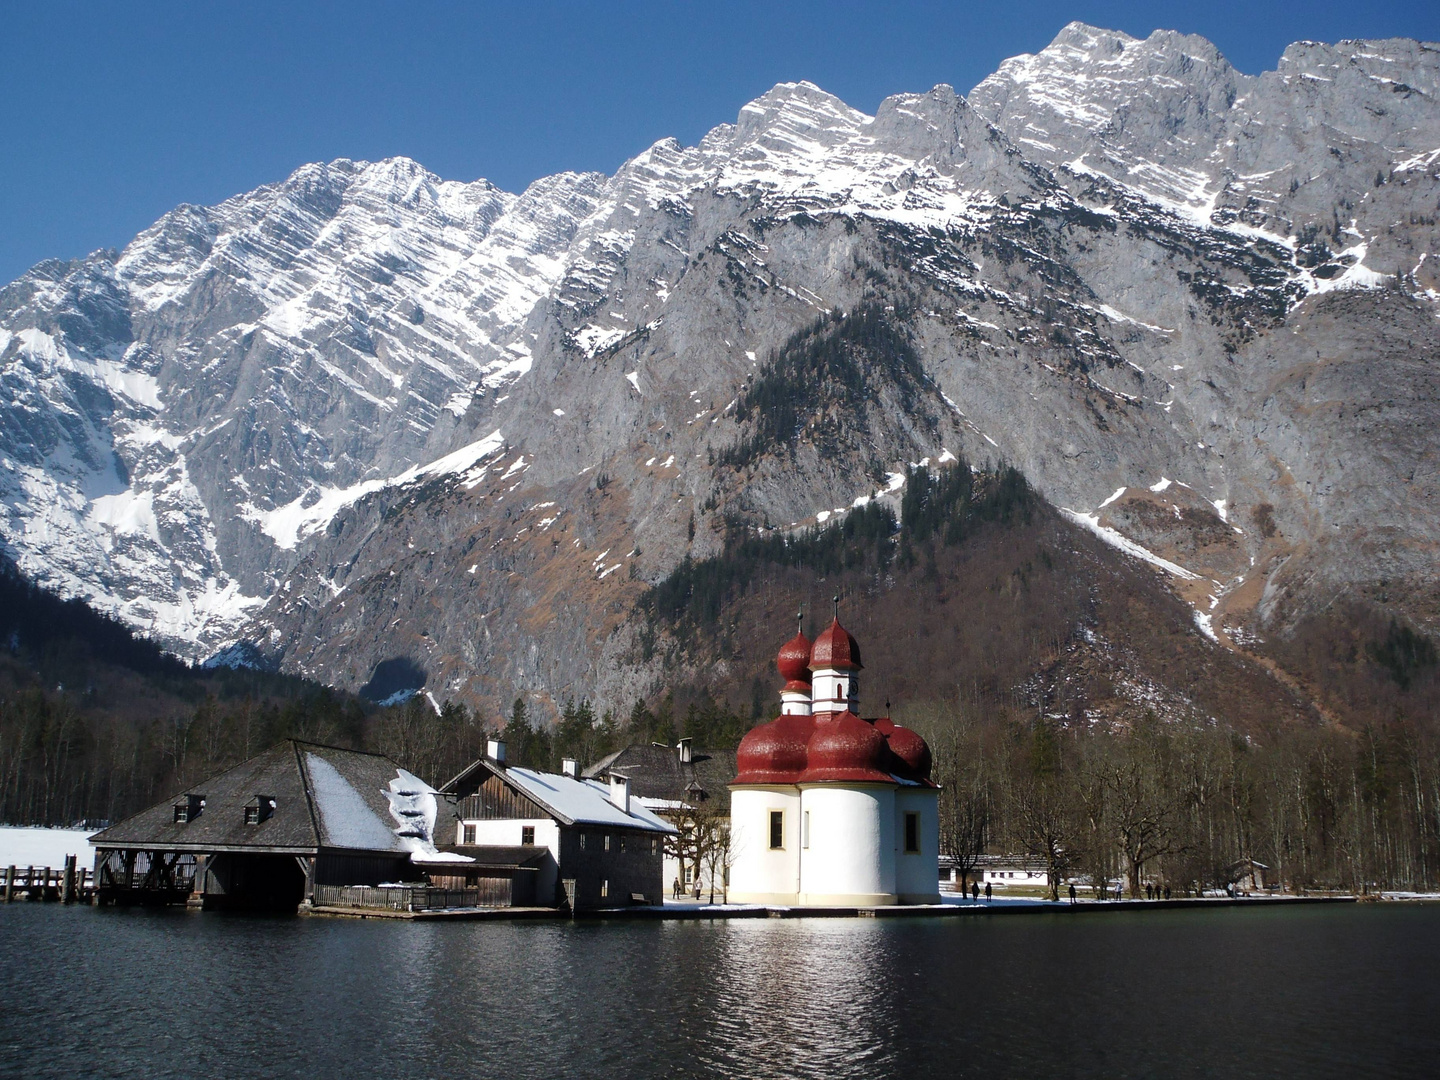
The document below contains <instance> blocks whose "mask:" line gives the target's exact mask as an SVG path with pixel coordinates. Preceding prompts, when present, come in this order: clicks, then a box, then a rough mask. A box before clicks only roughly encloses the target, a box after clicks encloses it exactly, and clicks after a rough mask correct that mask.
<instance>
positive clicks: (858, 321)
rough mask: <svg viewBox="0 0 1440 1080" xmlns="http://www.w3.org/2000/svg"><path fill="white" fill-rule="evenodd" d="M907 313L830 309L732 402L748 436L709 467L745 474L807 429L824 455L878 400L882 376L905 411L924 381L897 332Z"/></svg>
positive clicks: (912, 353) (875, 308)
mask: <svg viewBox="0 0 1440 1080" xmlns="http://www.w3.org/2000/svg"><path fill="white" fill-rule="evenodd" d="M908 315H909V313H908V311H906V310H900V311H893V310H892V311H886V310H885V309H884V308H883V307H882V306H880V305H878V304H873V303H872V304H864V305H862V306H860V307H859V308H857V309H856V310H855V311H853V312H851V313H849V314H846V313H844V312H833V313H831V314H829V315H824V316H821V317H820V318H819V319H818V320H816V321H815V322H814V323H813V324H811V325H810V326H808V327H806V328H805V329H803V330H800V331H798V332H797V333H795V334H794V335H792V336H791V337H790V339H789V340H788V341H786V342H785V344H784V345H782V346H781V347H780V349H779V350H778V351H776V352H775V353H774V354H772V355H771V356H770V357H769V358H768V360H767V361H766V364H765V366H764V368H763V369H762V370H761V372H760V375H759V377H758V378H756V379H755V380H754V382H752V383H751V384H750V385H749V386H747V387H746V388H745V389H743V390H742V391H741V392H740V394H739V395H738V397H737V399H736V403H735V419H736V421H738V422H739V423H741V424H745V423H749V424H750V432H749V434H748V435H746V436H744V437H742V438H741V439H740V440H739V441H738V442H736V443H735V444H734V445H733V446H730V447H728V448H726V449H724V450H722V451H720V452H718V453H715V454H712V457H711V464H712V465H721V466H728V467H731V468H735V469H743V468H745V467H746V466H748V465H750V464H752V463H753V462H754V461H756V460H757V459H759V458H761V457H763V456H764V455H765V454H767V453H770V452H772V451H775V450H780V449H787V448H788V449H789V450H790V451H791V452H793V451H794V448H795V442H796V440H797V439H799V437H800V435H801V434H802V432H804V431H805V429H806V428H807V426H808V427H809V428H810V431H811V437H812V438H813V439H814V440H815V441H816V443H817V444H818V445H819V446H820V447H821V449H822V452H824V451H825V450H827V449H829V448H833V446H834V445H836V440H837V439H838V438H839V437H840V435H841V432H842V429H843V427H844V425H845V423H846V421H845V420H844V418H846V417H854V416H855V415H856V414H857V413H858V412H859V411H860V410H861V409H863V408H864V407H865V405H866V404H869V403H875V402H877V401H878V400H879V398H878V393H879V391H878V387H879V386H880V385H881V381H882V380H881V379H879V378H877V377H876V376H877V375H878V374H883V375H885V376H887V379H886V380H885V381H888V382H890V383H892V384H893V385H894V386H895V387H896V389H897V390H898V392H899V394H900V396H901V401H902V403H903V404H904V405H905V406H906V407H907V408H908V407H909V405H910V403H911V401H912V400H913V399H914V396H915V394H916V393H917V392H918V391H919V389H920V387H921V386H923V385H924V384H925V383H926V382H927V378H926V375H925V370H924V366H923V365H922V364H921V362H920V357H919V355H918V354H917V353H916V351H915V347H914V346H913V345H912V344H911V343H910V339H909V337H908V336H907V334H906V333H905V331H904V330H903V329H901V327H903V326H904V325H905V322H906V319H907V318H908Z"/></svg>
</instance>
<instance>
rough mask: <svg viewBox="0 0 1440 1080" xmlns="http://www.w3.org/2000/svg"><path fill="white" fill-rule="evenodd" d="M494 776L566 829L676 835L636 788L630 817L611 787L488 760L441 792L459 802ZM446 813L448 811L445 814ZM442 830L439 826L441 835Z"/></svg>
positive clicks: (452, 808) (452, 810)
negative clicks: (613, 796) (591, 827)
mask: <svg viewBox="0 0 1440 1080" xmlns="http://www.w3.org/2000/svg"><path fill="white" fill-rule="evenodd" d="M491 775H493V776H498V777H499V778H500V779H501V780H502V781H504V783H505V784H507V785H508V786H509V787H510V788H511V789H512V790H514V791H517V792H519V793H520V794H521V795H524V796H525V797H526V798H527V799H529V800H530V801H531V802H533V803H534V804H535V805H537V806H538V807H540V809H541V810H543V811H544V812H545V813H546V814H547V815H549V816H550V817H552V818H554V819H555V820H556V821H558V822H560V824H562V825H612V826H615V827H616V828H629V829H644V830H645V831H647V832H661V833H673V832H674V831H675V826H673V825H671V824H670V823H669V822H667V821H665V820H663V819H661V818H659V817H656V816H655V815H654V814H653V813H651V812H650V811H649V810H648V809H647V808H645V807H644V806H642V805H641V804H640V800H639V799H638V798H635V797H634V795H635V792H634V789H633V788H632V789H631V799H630V812H629V813H628V814H627V813H626V812H625V811H624V810H621V809H620V808H619V807H618V806H616V805H615V804H614V803H613V802H611V801H610V789H609V786H608V785H606V784H602V783H600V782H599V781H596V780H586V779H581V778H578V777H574V776H563V775H561V774H560V773H547V772H537V771H535V770H534V769H521V768H506V767H504V766H501V765H497V764H496V763H495V762H493V761H489V760H488V759H484V758H482V759H480V760H479V761H476V762H474V763H472V764H471V765H470V766H469V767H467V768H466V769H465V770H464V771H463V772H461V773H460V775H459V776H457V777H455V779H453V780H451V781H450V782H449V783H448V784H446V785H445V786H444V787H443V788H441V789H440V791H441V793H442V794H443V795H445V796H446V797H447V799H448V800H457V799H460V798H463V797H464V796H465V795H468V794H470V793H472V792H474V791H476V790H478V789H479V787H480V786H481V785H482V784H484V783H485V781H486V779H488V777H489V776H491ZM442 813H445V811H444V810H442ZM449 813H450V814H452V815H458V814H459V806H458V804H457V803H456V802H454V801H451V802H450V810H449ZM454 820H458V817H457V818H454ZM439 829H440V826H439V825H437V826H436V831H437V834H438V832H439Z"/></svg>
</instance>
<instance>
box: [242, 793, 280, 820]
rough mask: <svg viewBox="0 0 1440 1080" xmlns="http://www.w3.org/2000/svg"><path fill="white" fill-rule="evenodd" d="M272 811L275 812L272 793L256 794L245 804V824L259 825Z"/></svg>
mask: <svg viewBox="0 0 1440 1080" xmlns="http://www.w3.org/2000/svg"><path fill="white" fill-rule="evenodd" d="M273 813H275V797H274V796H273V795H256V796H255V797H254V798H253V799H251V800H250V801H249V802H248V803H246V804H245V824H246V825H259V824H260V823H261V822H262V821H265V820H266V819H268V818H269V817H270V815H271V814H273Z"/></svg>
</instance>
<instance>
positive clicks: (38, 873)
mask: <svg viewBox="0 0 1440 1080" xmlns="http://www.w3.org/2000/svg"><path fill="white" fill-rule="evenodd" d="M0 874H3V875H4V877H3V879H0V892H3V895H4V897H5V901H6V903H9V902H10V901H11V900H20V899H25V900H59V901H61V902H63V903H66V904H69V903H73V902H76V901H78V902H80V903H85V904H88V903H89V902H90V900H91V898H92V897H93V896H94V895H95V872H94V871H93V870H90V869H89V868H88V867H80V866H77V865H76V860H75V858H74V857H73V856H72V857H70V858H68V859H66V860H65V865H64V866H63V867H53V866H7V867H5V868H4V870H0Z"/></svg>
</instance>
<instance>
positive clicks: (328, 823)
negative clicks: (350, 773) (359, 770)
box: [305, 750, 409, 853]
mask: <svg viewBox="0 0 1440 1080" xmlns="http://www.w3.org/2000/svg"><path fill="white" fill-rule="evenodd" d="M305 771H306V772H307V773H309V774H310V792H311V795H312V796H313V797H314V800H315V814H316V816H317V817H318V818H319V824H320V838H321V841H322V842H323V843H325V844H326V845H328V846H331V847H346V848H361V849H363V850H366V851H396V852H406V853H408V851H409V849H408V848H407V847H405V845H404V844H403V843H401V840H400V837H398V836H396V835H395V833H394V831H393V830H392V829H391V828H390V826H388V825H387V824H385V822H384V820H383V819H381V817H380V815H379V814H377V813H376V812H375V811H374V810H372V809H371V808H370V805H369V804H368V803H367V802H366V801H365V799H364V798H363V797H362V796H361V794H360V793H359V792H358V791H356V790H355V789H354V788H353V787H351V786H350V782H349V781H348V780H346V779H345V777H343V776H342V775H340V771H339V770H338V769H336V768H335V766H334V765H331V764H330V762H328V761H326V760H325V759H324V758H323V757H321V756H320V755H319V754H316V753H314V752H313V751H308V750H307V751H306V753H305Z"/></svg>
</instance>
